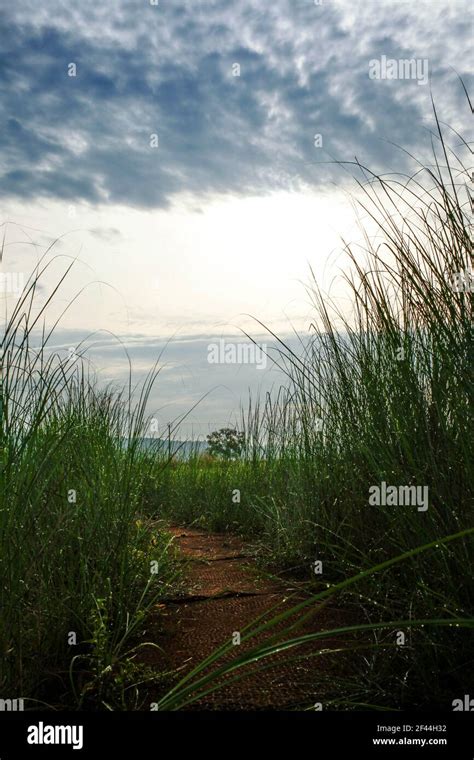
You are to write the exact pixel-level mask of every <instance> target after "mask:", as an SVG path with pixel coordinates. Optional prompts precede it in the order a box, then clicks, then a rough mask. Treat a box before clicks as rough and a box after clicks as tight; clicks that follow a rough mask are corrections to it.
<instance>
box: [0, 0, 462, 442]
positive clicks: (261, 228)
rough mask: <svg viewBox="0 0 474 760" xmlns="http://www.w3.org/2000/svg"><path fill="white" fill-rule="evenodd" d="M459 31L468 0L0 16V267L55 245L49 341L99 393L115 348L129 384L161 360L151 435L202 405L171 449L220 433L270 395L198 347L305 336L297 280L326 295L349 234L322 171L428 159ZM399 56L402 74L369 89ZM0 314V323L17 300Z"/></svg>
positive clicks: (243, 3)
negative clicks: (81, 356) (90, 370)
mask: <svg viewBox="0 0 474 760" xmlns="http://www.w3.org/2000/svg"><path fill="white" fill-rule="evenodd" d="M472 22H473V12H472V6H471V3H470V2H467V0H451V1H450V2H448V3H446V2H438V0H417V2H410V1H408V0H406V1H404V0H364V2H358V1H357V0H316V1H315V0H239V2H231V1H230V0H123V2H120V1H115V2H112V0H104V1H103V2H101V3H97V2H96V0H81V2H80V3H71V2H69V1H68V2H65V1H63V0H43V2H42V3H38V2H37V0H18V1H17V2H15V3H10V4H8V6H5V7H4V8H2V13H1V17H0V38H1V39H2V45H1V49H0V174H1V181H0V223H2V224H3V225H4V226H3V229H4V231H5V248H4V258H3V262H2V271H3V272H5V273H9V275H10V276H12V275H13V273H17V275H18V278H19V279H21V276H24V277H25V278H26V277H27V276H28V274H29V273H30V271H31V270H32V268H33V267H34V265H35V263H36V262H37V261H38V258H39V257H40V256H41V255H42V254H43V253H44V251H45V250H46V249H47V248H48V246H50V245H51V244H52V243H54V245H53V248H52V249H51V250H50V252H49V253H48V254H47V256H48V261H49V260H51V265H50V268H49V269H48V270H47V272H46V273H45V274H44V277H43V279H42V283H41V285H42V286H41V289H40V292H39V294H38V298H39V300H40V301H41V299H42V298H46V297H47V294H48V292H50V289H51V287H52V286H53V283H54V281H55V279H56V278H57V277H58V276H59V275H60V272H61V271H62V270H63V269H64V267H65V266H67V264H68V263H69V262H70V261H71V260H72V259H74V260H75V264H74V267H73V270H72V272H71V273H70V275H69V276H68V279H67V282H66V283H65V285H64V287H63V288H62V289H61V291H60V293H59V294H58V297H57V298H56V299H55V302H54V305H53V306H52V307H51V309H50V319H51V321H52V320H53V319H54V318H55V316H56V315H57V314H58V313H59V312H60V311H62V310H63V309H64V308H65V306H67V304H68V303H69V302H70V300H71V298H72V297H73V296H74V295H75V294H79V297H78V298H77V299H76V300H75V301H74V302H73V303H72V305H71V306H70V308H69V309H68V310H67V312H66V314H65V315H64V316H63V318H62V320H61V323H60V325H59V327H58V328H57V330H56V333H55V337H54V339H53V345H54V346H55V347H57V348H58V349H59V350H63V351H65V352H67V351H70V350H72V349H74V347H76V346H78V345H79V344H81V342H82V341H84V340H86V343H87V345H88V346H89V352H88V357H89V359H90V361H91V363H92V365H93V366H94V367H95V368H96V369H97V372H98V374H99V377H100V378H101V381H102V380H103V381H114V382H115V383H116V384H117V386H120V384H121V383H123V382H124V381H126V378H127V373H128V361H127V352H128V354H129V356H130V358H131V361H132V365H133V369H134V377H135V378H136V379H137V381H139V380H140V378H142V377H143V375H144V373H146V371H147V370H148V369H149V368H150V366H151V365H152V364H153V362H154V361H155V360H156V359H157V357H158V356H159V355H161V356H162V359H161V362H160V365H161V366H162V370H161V373H160V376H159V379H158V382H157V384H156V386H155V389H154V391H153V394H152V397H151V402H150V403H151V408H152V409H153V410H154V409H157V410H158V413H157V414H158V419H159V420H160V421H161V422H162V423H163V425H164V424H165V423H167V422H168V421H170V420H173V419H176V418H177V417H178V416H179V415H183V414H185V413H186V411H187V410H189V409H191V407H194V406H195V404H197V402H198V401H199V400H200V399H202V401H201V402H200V403H199V404H198V405H197V407H196V408H194V409H193V411H192V412H191V413H190V415H189V416H188V417H187V421H186V424H185V425H184V426H183V436H184V437H187V436H188V435H191V434H193V435H195V434H201V435H202V434H205V433H206V432H209V431H210V430H212V429H215V428H216V427H219V426H224V425H225V424H227V422H228V421H229V420H231V419H233V416H235V414H236V413H237V411H238V409H239V406H240V405H241V404H242V403H244V404H245V402H246V399H247V396H248V393H249V390H250V392H251V393H252V394H253V395H255V394H257V393H259V392H261V393H263V392H265V391H266V390H268V389H269V388H271V387H278V385H279V383H281V382H282V380H283V378H282V376H281V375H280V373H279V372H278V371H277V370H275V368H274V367H273V366H272V363H271V361H268V362H267V364H266V366H265V367H264V366H262V364H263V362H260V365H259V362H258V356H254V357H253V358H254V360H253V361H250V362H247V361H237V362H233V363H226V361H225V360H224V355H223V354H222V356H221V361H218V362H214V363H210V361H209V350H210V349H209V347H210V345H212V344H214V343H215V342H216V341H220V340H224V341H227V343H229V342H230V343H232V342H233V343H234V344H235V343H238V342H239V341H247V342H248V339H247V338H246V337H245V335H244V334H243V333H242V331H245V332H247V333H249V334H251V335H252V337H255V338H256V339H257V340H259V341H260V342H263V343H264V344H265V345H266V346H268V348H269V349H270V350H271V348H272V345H273V339H272V340H270V337H271V336H269V335H268V334H266V333H265V331H264V330H263V328H262V326H261V323H263V324H264V325H267V326H268V327H269V328H270V329H271V330H272V331H273V332H275V333H277V334H278V335H281V336H282V337H283V338H284V339H285V340H286V339H290V340H292V338H291V337H289V336H291V334H292V332H293V330H294V329H295V330H297V331H298V333H299V334H300V335H301V336H305V335H308V334H309V331H310V325H311V321H312V319H313V317H314V314H313V309H312V305H311V300H310V298H309V296H308V293H307V290H306V288H305V284H306V283H307V282H308V278H309V267H310V266H311V267H312V269H313V271H314V273H315V276H316V279H317V282H318V285H319V286H320V287H321V288H322V289H323V291H324V292H328V293H331V294H332V295H334V294H336V297H338V296H340V297H341V298H343V297H344V295H343V290H338V287H341V286H340V285H338V282H339V279H338V278H340V276H341V274H343V273H344V272H345V271H346V270H345V268H346V267H347V262H346V261H345V258H344V256H343V253H342V245H341V241H342V239H344V240H353V241H355V242H357V241H358V240H361V232H360V229H359V226H358V225H359V222H360V214H359V215H358V214H357V213H356V210H355V208H354V202H355V201H357V197H358V189H357V186H356V184H355V182H354V179H353V178H352V176H351V175H352V174H353V167H351V166H350V165H348V164H341V163H340V162H352V161H354V160H355V158H357V159H358V160H359V161H360V162H361V163H363V164H364V165H366V166H369V167H370V168H371V169H372V170H373V171H375V172H379V173H387V172H403V171H407V170H408V168H409V163H410V162H409V159H408V157H407V154H406V153H403V152H402V151H401V150H400V149H399V148H397V147H396V146H403V148H404V149H405V150H406V151H408V152H409V153H412V154H414V155H416V156H420V157H421V158H427V157H428V156H429V153H430V130H433V127H434V121H433V111H432V104H431V97H433V98H434V100H435V102H436V107H437V110H438V112H439V114H440V116H441V118H442V120H443V121H444V122H446V123H447V124H449V125H450V126H451V127H453V128H454V129H456V130H459V131H460V132H461V133H465V132H466V129H467V128H468V125H469V118H470V116H471V114H470V112H469V108H468V107H466V100H465V96H464V94H463V91H462V87H461V86H460V83H459V79H458V75H460V76H461V77H462V78H463V80H464V81H465V83H466V85H467V86H468V87H469V85H470V84H471V83H472V72H473V51H472V32H473V23H472ZM412 59H413V60H414V61H415V62H416V66H414V68H413V69H410V76H400V75H397V77H393V76H390V73H387V65H386V63H387V61H390V60H392V61H397V62H398V61H402V60H412ZM384 67H385V68H384ZM397 72H398V73H399V74H401V73H402V72H401V70H400V71H399V70H398V69H397ZM392 74H393V69H392ZM356 176H357V175H356ZM362 221H363V220H362ZM10 290H11V289H10ZM0 297H1V298H2V300H4V301H5V302H6V308H7V309H8V308H11V304H12V303H13V302H14V300H15V297H16V294H15V292H9V293H1V294H0ZM218 345H220V344H219V343H218ZM202 397H204V398H202Z"/></svg>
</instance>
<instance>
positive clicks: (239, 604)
mask: <svg viewBox="0 0 474 760" xmlns="http://www.w3.org/2000/svg"><path fill="white" fill-rule="evenodd" d="M171 532H172V533H173V534H174V535H175V537H176V539H175V540H176V544H177V546H178V547H179V549H180V551H181V553H182V555H183V556H184V557H185V558H187V559H188V560H189V564H188V565H187V568H186V583H187V591H186V593H185V594H184V595H183V596H182V597H179V598H177V599H173V600H171V601H169V602H168V603H167V604H166V605H165V606H164V608H163V607H161V608H160V610H159V614H158V615H157V618H156V622H155V624H153V621H152V625H151V631H152V632H153V634H154V635H153V638H154V640H155V641H156V643H158V644H159V645H160V646H161V647H163V650H164V652H165V655H166V657H165V661H163V655H156V654H153V653H150V654H149V655H148V656H147V660H148V664H150V665H154V666H156V667H159V668H161V669H162V668H163V667H165V668H167V669H168V668H169V669H173V670H174V669H178V668H181V669H182V671H181V672H182V673H183V674H184V673H186V672H187V671H188V670H190V669H191V668H192V667H194V666H196V665H197V664H198V663H199V662H200V661H201V660H202V659H204V657H206V656H207V655H209V654H210V653H211V652H212V651H213V650H214V649H216V648H217V647H218V646H220V645H222V644H223V643H224V642H225V641H228V640H229V639H231V638H232V636H233V634H234V633H235V632H240V631H242V629H243V628H244V627H245V626H246V625H248V624H249V623H251V622H252V621H253V620H255V618H257V617H258V616H260V615H262V614H263V613H265V612H268V611H270V609H271V608H272V607H273V606H274V605H276V604H278V603H281V604H282V607H281V608H280V610H283V609H285V608H288V607H290V606H292V605H294V604H296V602H297V601H298V600H299V599H301V598H302V596H301V595H298V597H297V598H295V588H294V585H291V586H289V585H288V583H285V582H284V581H283V580H279V579H268V578H265V577H264V576H263V575H262V573H259V572H258V569H257V566H256V563H255V560H254V559H253V558H252V555H251V553H250V551H249V547H248V545H246V544H245V543H244V542H243V541H242V540H241V539H239V538H237V537H236V536H231V535H227V534H212V533H207V532H205V531H202V530H197V529H193V528H172V529H171ZM290 596H291V600H289V597H290ZM340 622H341V615H340V613H339V612H338V611H336V610H334V609H331V610H328V609H326V608H324V610H321V611H320V612H317V613H316V614H315V615H314V616H312V618H311V620H310V621H308V622H306V623H305V624H304V625H303V626H302V627H301V628H298V632H297V633H298V635H299V634H300V633H308V632H310V631H315V630H324V629H327V628H331V627H334V626H336V625H337V624H338V623H340ZM151 631H150V628H149V629H148V635H149V634H150V632H151ZM295 635H296V634H295ZM265 638H268V633H267V634H264V635H263V638H262V637H260V638H256V639H255V640H253V641H252V646H254V645H255V643H256V642H258V643H260V642H261V641H263V640H265ZM335 643H337V644H338V645H340V643H341V642H340V641H339V640H336V639H333V640H332V641H329V640H328V639H325V640H324V641H319V642H318V644H317V646H316V645H315V644H314V643H311V644H305V645H304V646H299V647H297V648H296V649H292V650H291V651H290V652H284V653H281V654H277V655H275V656H273V657H272V658H268V659H266V660H265V664H268V665H269V664H270V663H274V667H271V668H270V669H266V670H264V671H263V672H259V673H255V671H254V672H253V673H252V674H251V675H250V676H248V677H246V678H244V679H242V680H240V681H238V682H236V683H231V684H227V685H226V686H225V687H224V688H223V689H220V690H218V691H217V692H215V693H214V694H211V695H208V696H207V697H205V698H204V699H201V700H200V701H199V702H198V703H195V704H194V705H193V706H192V708H190V709H211V710H212V709H214V710H215V709H218V710H261V709H267V710H268V709H277V710H282V709H295V708H298V707H303V706H308V705H312V704H314V703H315V702H318V701H321V696H322V695H321V679H322V676H323V675H325V676H326V678H327V677H328V675H329V673H330V667H331V666H330V663H329V658H328V657H326V656H325V657H319V656H317V657H308V655H309V654H310V653H311V652H314V651H316V650H317V649H320V648H321V647H322V646H323V647H328V646H331V645H334V644H335ZM248 646H249V645H248V644H247V643H245V642H244V643H242V644H240V645H236V646H235V647H234V648H233V651H232V655H231V657H230V658H228V659H232V658H233V657H235V656H238V655H240V654H242V652H243V651H244V649H245V647H248ZM301 655H305V656H304V657H301V658H300V659H298V660H297V661H295V662H291V663H288V662H285V660H287V659H288V658H290V657H293V658H294V657H295V656H301ZM252 667H255V666H252Z"/></svg>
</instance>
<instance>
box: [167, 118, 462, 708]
mask: <svg viewBox="0 0 474 760" xmlns="http://www.w3.org/2000/svg"><path fill="white" fill-rule="evenodd" d="M434 116H435V122H436V132H435V133H434V134H433V135H432V141H433V161H432V163H431V164H429V165H427V166H422V165H421V164H417V165H416V168H415V171H414V173H413V175H412V176H396V177H395V178H393V179H390V178H383V177H380V176H376V175H375V174H373V173H371V172H370V171H369V170H368V169H366V168H365V167H363V166H361V165H360V164H359V163H356V165H355V167H356V171H357V172H358V173H359V177H361V178H360V179H359V180H358V186H359V190H360V192H361V194H362V200H361V201H359V203H360V207H361V209H362V211H363V214H364V215H365V219H366V221H367V227H369V226H370V228H371V230H370V234H369V231H368V230H367V231H365V233H364V241H365V242H364V255H363V256H362V255H361V251H360V249H359V248H357V247H355V246H352V247H351V246H349V245H347V246H345V251H346V255H347V259H346V260H347V269H346V274H345V275H344V280H345V283H346V292H348V293H349V297H350V303H351V308H350V309H348V308H347V306H346V307H345V308H344V309H341V308H340V307H339V306H338V302H337V301H335V300H331V299H330V298H329V297H328V295H327V294H325V293H323V292H322V291H321V290H320V289H319V288H318V285H317V282H316V278H315V277H314V276H313V278H312V282H311V284H310V288H309V291H310V293H311V296H312V298H313V301H314V306H315V318H314V322H313V325H312V336H311V339H310V340H309V341H306V342H305V341H303V340H302V342H301V345H302V350H301V351H299V352H296V351H295V350H294V349H293V348H291V347H290V345H289V344H287V343H285V342H284V341H283V340H279V346H280V357H279V360H278V361H279V364H280V366H281V368H282V370H283V371H284V372H285V374H286V376H287V378H288V383H287V385H286V386H284V387H283V388H282V390H281V391H280V393H279V394H278V395H277V396H276V397H267V398H266V399H265V400H264V401H263V403H261V404H259V403H258V402H257V404H253V406H251V407H250V409H249V412H248V413H247V415H244V416H243V421H242V429H243V430H245V432H246V437H247V442H248V446H247V451H246V455H245V457H244V458H243V460H242V461H240V462H234V463H232V462H231V463H221V462H215V463H212V462H211V463H207V464H206V466H199V462H197V461H196V462H192V463H182V464H180V465H178V466H177V467H176V468H175V469H174V470H170V471H169V472H166V473H165V474H164V477H163V478H162V479H161V481H160V484H159V487H160V488H161V489H162V495H161V497H158V498H159V503H160V504H161V505H162V507H164V505H165V504H166V505H167V508H168V509H169V510H170V511H171V513H172V514H176V515H179V517H180V519H188V520H189V521H192V520H193V519H194V520H196V519H197V520H199V521H200V522H203V523H204V524H207V525H208V526H209V527H213V528H217V529H221V528H222V527H225V526H227V527H232V526H237V527H238V529H240V530H244V531H248V532H255V531H257V532H259V534H260V538H261V540H262V542H263V545H264V547H265V550H266V552H267V555H268V560H269V561H271V562H273V563H277V564H278V565H280V566H285V567H288V568H292V569H293V571H299V572H302V573H306V574H307V575H309V573H310V572H311V564H312V562H313V561H314V560H315V559H319V560H322V562H323V567H324V575H323V577H322V580H323V581H326V582H329V583H331V584H334V583H336V584H337V583H340V582H342V581H343V580H344V579H345V578H348V577H352V576H356V575H360V573H361V572H362V573H364V571H369V570H370V568H372V567H374V566H377V565H378V564H379V563H383V562H384V561H386V560H388V559H390V558H391V557H395V556H397V555H400V554H402V553H406V552H409V551H410V550H412V549H415V548H416V547H418V546H421V545H424V544H426V543H427V542H434V544H435V545H436V542H437V540H438V539H441V538H442V537H444V536H448V535H451V534H457V533H459V532H460V531H463V530H466V529H469V528H470V527H472V526H473V525H474V519H473V517H474V500H473V493H474V488H473V480H474V478H473V458H472V433H471V430H472V408H473V407H472V400H473V393H472V392H473V358H474V357H473V350H472V349H473V335H472V317H473V277H472V238H471V231H472V221H471V220H472V215H471V206H470V199H469V192H468V189H467V188H468V187H469V183H470V181H471V169H470V167H469V166H467V165H466V164H465V163H464V162H463V159H462V157H461V155H460V154H462V152H463V151H464V152H466V153H468V152H469V148H468V146H467V144H466V143H465V142H464V141H463V139H462V138H461V137H460V136H459V135H457V134H454V142H455V143H456V145H457V149H456V150H453V149H452V148H451V147H450V143H452V142H453V140H452V138H453V135H452V134H451V135H450V136H449V139H448V138H447V137H446V136H445V134H444V133H443V131H442V129H441V126H440V124H439V121H438V118H437V115H436V111H434ZM272 334H273V333H272ZM273 337H274V338H276V339H277V340H278V336H276V335H273ZM383 481H384V482H385V483H387V484H388V485H395V486H397V487H398V486H411V485H416V486H420V487H427V488H428V493H429V506H428V509H427V510H426V511H420V510H418V509H417V506H416V505H399V506H390V505H388V506H384V505H380V506H374V505H370V504H369V489H370V488H371V487H372V486H377V485H380V484H381V483H382V482H383ZM233 489H240V491H241V501H240V503H239V504H235V503H233V502H232V499H231V493H232V490H233ZM175 495H176V496H177V499H178V500H179V504H178V503H177V501H176V500H175V498H174V497H175ZM473 560H474V550H473V541H472V535H466V536H464V538H461V539H460V540H458V541H456V542H454V543H447V544H445V543H441V542H440V543H439V545H438V547H437V548H436V550H435V551H431V552H428V553H426V554H418V553H416V554H415V555H413V557H409V558H407V559H406V561H404V562H403V563H402V564H400V565H397V567H396V568H394V570H393V571H392V572H390V573H384V574H382V576H379V575H373V574H372V573H370V572H367V574H366V575H362V577H361V578H360V580H359V582H358V586H357V594H356V595H355V596H354V595H353V594H352V593H351V595H350V597H348V598H347V599H346V604H348V605H350V604H351V603H353V605H354V608H355V612H356V614H357V615H358V616H359V618H360V619H361V621H362V620H363V621H366V622H368V623H369V624H374V625H375V626H377V625H378V624H379V623H380V622H381V621H382V620H387V619H389V620H392V621H397V620H399V621H403V620H405V621H406V620H410V619H412V620H413V621H415V620H416V619H420V620H421V619H423V620H427V619H433V620H434V619H442V618H444V619H446V620H449V619H454V618H463V619H464V618H466V619H467V618H468V619H471V620H472V617H473V610H474V584H473V582H472V566H473ZM394 625H395V626H396V622H394ZM384 635H386V634H384ZM373 637H374V638H373V643H376V644H377V643H380V642H381V641H382V640H384V639H383V634H381V633H380V632H379V633H377V632H376V631H375V630H374V632H373ZM381 637H382V638H381ZM354 663H355V667H356V668H358V679H359V682H360V683H362V684H363V686H362V687H361V690H362V691H363V692H364V694H365V697H367V695H368V694H369V693H370V695H371V700H372V701H374V700H375V703H377V704H386V705H389V706H397V707H401V706H424V705H428V704H429V705H431V706H439V707H445V708H447V707H448V708H449V705H450V699H449V695H452V697H455V696H459V694H460V693H464V691H465V689H466V684H467V683H469V678H472V675H473V674H474V642H473V641H472V637H470V638H469V637H468V635H467V634H466V632H463V631H460V630H457V629H456V628H453V627H448V628H444V627H436V626H435V627H429V626H425V627H421V626H415V625H414V626H413V630H412V631H410V634H409V645H408V646H406V647H392V650H391V651H389V652H386V651H385V650H384V651H383V653H381V652H380V651H378V650H377V649H376V650H375V651H374V652H373V654H372V655H370V656H366V657H361V658H356V659H355V660H354ZM463 689H464V691H463ZM354 698H355V697H354ZM349 701H350V698H349ZM365 701H370V700H368V699H366V700H365Z"/></svg>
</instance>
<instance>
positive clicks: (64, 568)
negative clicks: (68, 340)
mask: <svg viewBox="0 0 474 760" xmlns="http://www.w3.org/2000/svg"><path fill="white" fill-rule="evenodd" d="M50 263H51V260H49V261H48V260H47V259H46V258H42V259H41V262H40V264H39V265H38V267H37V268H36V269H35V271H34V272H33V274H32V276H31V277H30V279H29V281H28V282H27V284H26V286H25V289H24V291H23V293H22V295H21V297H20V298H19V300H18V302H17V303H16V305H15V307H14V309H13V310H12V313H11V314H10V315H9V317H8V318H7V321H6V324H5V329H4V332H3V335H2V341H1V349H0V382H1V393H0V402H1V412H0V413H1V429H0V478H1V480H0V608H1V617H0V668H1V670H0V693H1V694H2V696H4V697H11V698H15V697H22V698H24V699H25V703H26V705H29V704H30V705H31V704H33V702H28V699H31V700H39V701H43V702H47V703H49V702H53V703H55V702H57V700H58V696H59V695H61V694H65V695H66V696H65V697H64V699H65V701H66V703H67V704H69V705H71V704H74V700H73V696H72V692H71V690H70V688H69V686H70V677H72V679H73V684H74V682H75V679H76V675H77V673H78V671H79V670H80V671H81V675H80V679H79V680H80V684H79V685H78V684H77V683H76V685H75V686H74V690H73V693H75V695H76V697H77V699H78V700H79V701H80V700H81V699H82V694H81V691H82V690H83V689H86V690H87V688H86V687H87V673H88V672H89V675H90V677H91V678H92V679H93V681H94V684H95V687H97V684H98V682H99V681H100V680H101V677H102V676H104V674H106V673H110V671H111V670H112V671H113V669H114V668H115V667H117V663H119V662H120V659H121V658H122V657H123V655H124V653H125V651H126V649H127V646H128V645H129V642H130V640H131V639H132V638H133V636H135V635H136V634H137V631H138V630H139V629H140V625H141V624H142V621H143V618H144V614H145V611H146V610H147V609H149V608H150V605H152V604H153V603H154V602H155V601H156V600H158V599H160V598H162V597H163V596H164V594H165V592H166V589H167V588H168V587H169V584H170V583H172V581H173V578H174V575H175V572H176V569H175V563H174V561H173V552H171V551H169V544H170V539H169V537H168V536H167V535H166V534H165V533H164V532H163V531H161V530H159V529H157V528H155V529H154V530H153V531H152V532H151V531H150V528H149V526H147V525H145V524H144V523H143V522H140V521H139V520H137V514H138V512H139V511H141V510H142V509H143V506H144V501H145V496H146V490H147V487H148V481H149V478H150V463H151V459H150V458H147V457H145V456H144V455H143V452H142V450H141V447H140V438H141V436H142V431H143V430H144V428H145V426H146V420H145V407H146V402H147V398H148V395H149V392H150V389H151V387H152V385H153V382H154V381H155V379H156V375H157V370H156V367H155V368H154V369H153V370H152V372H151V373H150V375H149V377H148V379H147V380H146V382H145V384H144V386H143V388H142V390H141V394H140V397H139V398H138V400H135V399H134V398H133V395H132V391H131V390H130V391H129V393H128V395H127V394H126V393H125V392H124V393H117V392H115V391H113V390H112V389H105V390H104V389H100V388H99V387H98V385H97V383H96V382H95V380H94V376H93V375H92V373H91V371H90V370H89V368H88V364H87V363H86V361H85V359H84V357H83V356H82V355H81V352H80V351H79V352H78V355H77V356H76V357H72V358H71V357H70V356H67V357H66V358H65V357H64V356H62V355H61V354H60V353H59V352H55V351H53V350H50V349H49V344H50V342H51V340H50V339H51V336H52V334H53V333H52V332H51V331H50V332H48V331H47V330H46V328H45V327H44V325H43V327H42V329H41V325H42V322H43V323H44V322H45V318H46V313H47V308H48V304H49V303H50V301H51V299H52V298H53V297H54V295H55V294H56V293H57V291H58V290H59V288H60V286H61V284H62V281H63V280H64V278H65V277H66V276H67V274H68V272H69V269H70V267H68V268H67V270H66V271H65V272H64V275H63V277H62V278H61V280H60V281H59V282H58V283H57V285H56V287H55V288H54V289H53V292H52V293H51V294H50V295H49V296H47V298H46V299H45V300H44V302H43V305H42V306H40V308H36V301H35V299H36V297H37V290H38V282H39V279H40V278H41V277H42V275H43V273H44V272H45V271H46V270H47V268H48V266H49V265H50ZM130 386H131V383H130ZM152 561H155V562H157V563H158V568H159V570H158V572H154V573H151V572H150V567H151V565H150V562H152ZM155 567H156V566H155ZM98 616H99V617H98ZM99 618H100V622H101V625H100V626H98V619H99ZM71 663H74V667H72V668H71V667H70V666H71ZM104 677H105V676H104ZM98 694H99V698H98V702H97V705H98V706H99V705H100V704H101V702H103V703H104V704H105V702H106V700H107V690H106V689H102V690H101V689H100V688H99V689H98Z"/></svg>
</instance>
